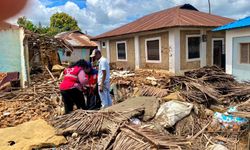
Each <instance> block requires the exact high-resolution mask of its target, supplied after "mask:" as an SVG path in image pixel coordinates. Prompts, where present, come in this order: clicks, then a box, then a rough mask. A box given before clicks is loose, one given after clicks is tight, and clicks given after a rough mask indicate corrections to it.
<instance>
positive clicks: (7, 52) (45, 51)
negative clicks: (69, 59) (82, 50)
mask: <svg viewBox="0 0 250 150" xmlns="http://www.w3.org/2000/svg"><path fill="white" fill-rule="evenodd" d="M0 43H1V44H0V51H1V55H0V72H1V74H2V75H1V79H0V87H1V86H2V85H3V84H5V83H6V82H11V81H13V80H17V81H20V86H21V87H26V86H28V85H29V83H30V74H34V73H38V72H42V71H43V70H44V69H45V68H46V67H47V68H48V69H51V68H52V66H53V65H56V64H61V61H60V58H59V55H58V52H57V50H58V49H59V48H65V47H64V45H63V43H62V42H60V41H59V40H57V39H55V38H51V37H47V36H41V35H38V34H35V33H33V32H31V31H28V30H24V29H23V28H22V27H18V26H16V25H11V24H9V23H1V24H0Z"/></svg>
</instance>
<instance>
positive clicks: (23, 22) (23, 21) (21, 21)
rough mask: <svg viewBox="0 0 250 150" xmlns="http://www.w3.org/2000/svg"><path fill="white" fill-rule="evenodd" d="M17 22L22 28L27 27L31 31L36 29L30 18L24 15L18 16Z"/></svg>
mask: <svg viewBox="0 0 250 150" xmlns="http://www.w3.org/2000/svg"><path fill="white" fill-rule="evenodd" d="M17 24H18V25H19V26H20V27H23V28H25V29H28V30H30V31H33V32H34V31H35V30H36V26H35V25H34V24H33V23H32V22H31V21H30V20H28V19H27V18H26V17H20V18H18V20H17Z"/></svg>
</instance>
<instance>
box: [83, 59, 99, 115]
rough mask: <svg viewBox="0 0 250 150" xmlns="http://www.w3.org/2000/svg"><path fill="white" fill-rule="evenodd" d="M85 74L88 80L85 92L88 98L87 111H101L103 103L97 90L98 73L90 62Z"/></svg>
mask: <svg viewBox="0 0 250 150" xmlns="http://www.w3.org/2000/svg"><path fill="white" fill-rule="evenodd" d="M84 72H85V73H86V76H87V78H88V83H87V85H86V90H85V95H86V96H87V109H88V110H93V109H99V108H100V107H101V102H100V96H99V94H98V90H97V77H98V71H97V70H96V69H94V68H93V67H92V65H91V63H90V62H88V65H87V67H86V68H85V69H84Z"/></svg>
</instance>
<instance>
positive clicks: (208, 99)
mask: <svg viewBox="0 0 250 150" xmlns="http://www.w3.org/2000/svg"><path fill="white" fill-rule="evenodd" d="M170 80H171V81H170V82H169V86H168V88H170V89H171V90H172V91H176V90H180V91H181V95H182V96H183V97H185V98H186V99H187V100H188V101H191V102H197V103H202V104H206V105H208V106H210V105H212V104H223V105H230V104H231V103H232V102H240V101H246V100H247V99H249V98H250V84H247V83H238V82H236V80H235V79H234V78H233V76H231V75H228V74H226V73H225V72H224V71H223V70H221V69H220V68H218V67H216V66H213V67H204V68H201V69H198V70H195V71H189V72H186V73H185V76H173V77H171V79H170Z"/></svg>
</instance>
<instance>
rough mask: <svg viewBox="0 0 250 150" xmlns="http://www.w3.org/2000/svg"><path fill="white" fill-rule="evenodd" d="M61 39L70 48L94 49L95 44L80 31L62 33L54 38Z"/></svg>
mask: <svg viewBox="0 0 250 150" xmlns="http://www.w3.org/2000/svg"><path fill="white" fill-rule="evenodd" d="M55 38H59V39H62V40H63V41H64V42H65V43H66V44H69V45H70V46H72V47H96V46H97V44H96V43H95V42H94V41H91V40H90V39H89V36H88V35H86V34H83V33H82V32H80V31H69V32H62V33H59V34H57V35H56V36H55Z"/></svg>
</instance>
